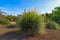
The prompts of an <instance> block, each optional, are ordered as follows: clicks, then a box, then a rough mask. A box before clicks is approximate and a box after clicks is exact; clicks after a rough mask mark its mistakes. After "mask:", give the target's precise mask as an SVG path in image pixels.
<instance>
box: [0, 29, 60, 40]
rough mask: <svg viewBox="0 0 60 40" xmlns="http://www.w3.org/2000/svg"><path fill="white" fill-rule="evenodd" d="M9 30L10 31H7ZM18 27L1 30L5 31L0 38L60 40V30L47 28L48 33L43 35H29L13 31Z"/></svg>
mask: <svg viewBox="0 0 60 40" xmlns="http://www.w3.org/2000/svg"><path fill="white" fill-rule="evenodd" d="M7 30H8V31H7ZM14 30H16V29H4V30H0V33H1V32H3V31H4V32H5V33H4V34H1V35H0V40H60V30H51V29H47V33H46V34H45V35H43V36H40V35H36V36H27V34H25V33H23V34H16V33H14V32H13V31H14Z"/></svg>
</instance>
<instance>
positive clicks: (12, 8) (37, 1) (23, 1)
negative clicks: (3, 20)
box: [0, 0, 60, 15]
mask: <svg viewBox="0 0 60 40" xmlns="http://www.w3.org/2000/svg"><path fill="white" fill-rule="evenodd" d="M57 6H60V0H0V9H1V10H2V11H4V12H6V13H8V14H12V15H17V14H21V12H23V10H24V9H26V10H29V9H32V8H36V10H37V11H39V12H42V13H44V12H51V11H52V10H53V9H54V8H55V7H57Z"/></svg>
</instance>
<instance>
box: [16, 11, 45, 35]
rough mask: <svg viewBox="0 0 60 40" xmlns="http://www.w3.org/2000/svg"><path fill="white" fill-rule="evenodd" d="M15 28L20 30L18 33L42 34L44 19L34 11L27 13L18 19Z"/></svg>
mask: <svg viewBox="0 0 60 40" xmlns="http://www.w3.org/2000/svg"><path fill="white" fill-rule="evenodd" d="M16 27H18V28H20V32H28V33H30V34H44V31H45V23H44V18H43V17H42V16H41V15H38V14H37V12H36V11H27V12H24V13H23V15H22V16H20V17H18V19H17V24H16Z"/></svg>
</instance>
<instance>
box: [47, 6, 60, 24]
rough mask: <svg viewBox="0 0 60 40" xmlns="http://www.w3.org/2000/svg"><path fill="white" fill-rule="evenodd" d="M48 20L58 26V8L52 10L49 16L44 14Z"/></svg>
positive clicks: (59, 13) (59, 17)
mask: <svg viewBox="0 0 60 40" xmlns="http://www.w3.org/2000/svg"><path fill="white" fill-rule="evenodd" d="M46 16H47V17H48V19H50V20H52V21H55V22H56V23H58V24H60V7H56V8H54V10H53V11H52V13H51V14H46Z"/></svg>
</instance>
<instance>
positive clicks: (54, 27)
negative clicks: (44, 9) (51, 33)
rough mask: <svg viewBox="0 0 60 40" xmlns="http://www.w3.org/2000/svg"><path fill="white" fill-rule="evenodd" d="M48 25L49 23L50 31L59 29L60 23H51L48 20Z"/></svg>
mask: <svg viewBox="0 0 60 40" xmlns="http://www.w3.org/2000/svg"><path fill="white" fill-rule="evenodd" d="M48 23H49V28H50V29H58V27H59V25H58V23H56V22H54V21H51V20H49V19H48Z"/></svg>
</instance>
